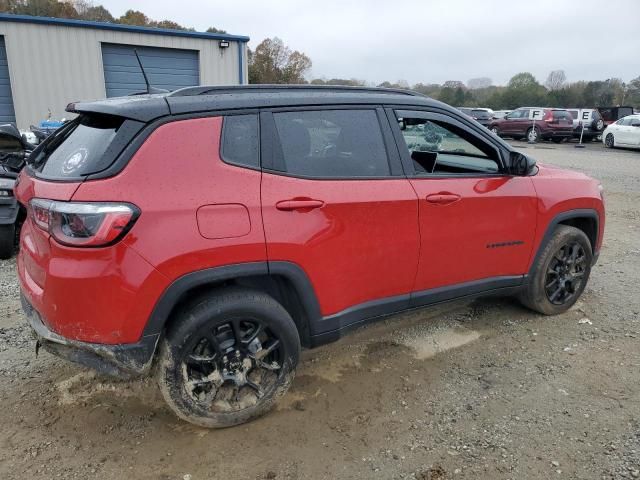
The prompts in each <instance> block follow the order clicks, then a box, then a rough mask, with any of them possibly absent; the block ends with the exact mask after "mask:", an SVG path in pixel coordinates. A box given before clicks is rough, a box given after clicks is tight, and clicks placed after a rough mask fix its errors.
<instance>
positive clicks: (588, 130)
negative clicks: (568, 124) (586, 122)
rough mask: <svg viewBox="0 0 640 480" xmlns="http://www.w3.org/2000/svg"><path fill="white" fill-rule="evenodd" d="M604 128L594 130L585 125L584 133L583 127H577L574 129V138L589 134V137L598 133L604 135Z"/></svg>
mask: <svg viewBox="0 0 640 480" xmlns="http://www.w3.org/2000/svg"><path fill="white" fill-rule="evenodd" d="M602 132H603V131H602V130H594V129H592V128H591V127H584V135H583V133H582V127H579V128H576V129H575V130H574V131H573V136H574V138H580V135H583V136H589V137H597V136H598V135H602Z"/></svg>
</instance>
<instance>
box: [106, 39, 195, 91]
mask: <svg viewBox="0 0 640 480" xmlns="http://www.w3.org/2000/svg"><path fill="white" fill-rule="evenodd" d="M136 52H137V53H138V56H139V57H140V62H141V63H142V66H143V67H144V71H145V73H146V74H147V77H148V78H149V83H150V84H151V85H152V86H153V87H156V88H162V89H164V90H177V89H178V88H183V87H192V86H193V85H198V84H199V83H200V61H199V58H198V57H199V55H198V51H197V50H178V49H175V48H158V47H140V46H132V45H120V44H118V45H115V44H113V43H103V44H102V68H103V69H104V83H105V85H106V88H107V97H122V96H124V95H131V94H132V93H140V92H144V91H145V88H146V84H145V82H144V76H143V75H142V71H141V70H140V65H139V64H138V60H137V59H136Z"/></svg>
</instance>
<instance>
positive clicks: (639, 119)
mask: <svg viewBox="0 0 640 480" xmlns="http://www.w3.org/2000/svg"><path fill="white" fill-rule="evenodd" d="M602 143H604V146H605V147H608V148H614V147H627V148H640V115H627V116H626V117H624V118H621V119H620V120H618V121H617V122H615V123H612V124H611V125H609V126H608V127H607V128H606V129H605V131H604V132H602Z"/></svg>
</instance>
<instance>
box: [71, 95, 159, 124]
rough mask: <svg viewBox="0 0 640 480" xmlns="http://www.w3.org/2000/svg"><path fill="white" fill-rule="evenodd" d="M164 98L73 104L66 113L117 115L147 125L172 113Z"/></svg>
mask: <svg viewBox="0 0 640 480" xmlns="http://www.w3.org/2000/svg"><path fill="white" fill-rule="evenodd" d="M164 97H165V96H164V95H137V96H133V97H116V98H108V99H105V100H96V101H94V102H72V103H70V104H68V105H67V108H66V111H67V112H69V113H100V114H103V115H115V116H118V117H124V118H129V119H131V120H136V121H139V122H145V123H147V122H150V121H152V120H155V119H156V118H158V117H163V116H165V115H169V114H170V113H171V111H170V110H169V105H168V103H167V101H166V100H165V98H164Z"/></svg>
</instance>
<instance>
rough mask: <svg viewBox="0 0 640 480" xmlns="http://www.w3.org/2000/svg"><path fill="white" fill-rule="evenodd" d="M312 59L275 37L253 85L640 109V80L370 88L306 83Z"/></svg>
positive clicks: (559, 76) (471, 102)
mask: <svg viewBox="0 0 640 480" xmlns="http://www.w3.org/2000/svg"><path fill="white" fill-rule="evenodd" d="M311 66H312V61H311V59H310V58H309V57H308V56H307V55H305V54H304V53H302V52H299V51H292V50H291V49H290V48H289V47H287V46H286V45H285V44H284V43H283V41H282V40H281V39H279V38H277V37H275V38H267V39H265V40H263V41H262V42H261V43H260V44H259V45H258V46H257V47H256V49H255V51H250V52H249V83H276V84H278V83H298V84H305V83H306V84H311V85H350V86H378V87H386V88H401V89H406V90H413V91H416V92H418V93H422V94H424V95H427V96H429V97H432V98H435V99H436V100H440V101H442V102H445V103H448V104H450V105H453V106H456V107H488V108H492V109H494V110H503V109H514V108H517V107H521V106H546V107H565V108H568V107H576V108H590V107H604V106H613V105H632V106H640V76H639V77H637V78H635V79H633V80H631V81H630V82H629V83H624V82H623V81H622V80H621V79H619V78H608V79H606V80H596V81H577V82H567V79H566V75H565V72H564V71H563V70H554V71H552V72H550V73H549V75H548V77H547V79H546V81H545V82H544V84H541V83H539V82H538V80H537V79H536V78H535V76H534V75H533V74H531V73H529V72H521V73H518V74H516V75H514V76H513V77H511V79H510V80H509V82H508V83H507V85H505V86H498V85H493V82H492V80H491V79H490V78H488V77H478V78H472V79H469V80H468V81H467V82H466V83H464V82H462V81H460V80H449V81H446V82H444V83H443V84H437V83H417V84H415V85H410V84H409V83H408V82H407V81H404V80H399V81H396V82H388V81H386V82H382V83H380V84H377V85H376V84H371V83H368V82H366V81H364V80H359V79H354V78H351V79H345V78H332V79H324V78H314V79H311V80H308V79H307V78H306V75H307V73H308V72H309V71H310V70H311Z"/></svg>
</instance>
